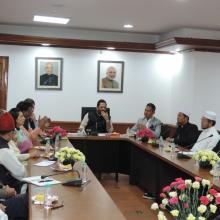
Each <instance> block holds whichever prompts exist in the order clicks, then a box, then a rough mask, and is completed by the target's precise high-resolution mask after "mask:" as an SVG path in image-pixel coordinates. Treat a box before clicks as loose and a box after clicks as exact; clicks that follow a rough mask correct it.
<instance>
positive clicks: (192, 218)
mask: <svg viewBox="0 0 220 220" xmlns="http://www.w3.org/2000/svg"><path fill="white" fill-rule="evenodd" d="M195 219H196V218H195V216H194V215H193V214H189V215H188V216H187V219H186V220H195Z"/></svg>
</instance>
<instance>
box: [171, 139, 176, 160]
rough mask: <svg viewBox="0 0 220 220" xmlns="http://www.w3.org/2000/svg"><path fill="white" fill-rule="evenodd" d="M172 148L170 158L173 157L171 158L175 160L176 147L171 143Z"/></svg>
mask: <svg viewBox="0 0 220 220" xmlns="http://www.w3.org/2000/svg"><path fill="white" fill-rule="evenodd" d="M170 147H171V152H170V157H171V158H174V156H175V149H176V146H175V144H174V143H171V144H170Z"/></svg>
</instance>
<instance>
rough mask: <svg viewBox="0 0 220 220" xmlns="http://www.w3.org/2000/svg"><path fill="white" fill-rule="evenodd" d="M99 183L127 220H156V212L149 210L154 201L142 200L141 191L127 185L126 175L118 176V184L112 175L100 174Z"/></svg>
mask: <svg viewBox="0 0 220 220" xmlns="http://www.w3.org/2000/svg"><path fill="white" fill-rule="evenodd" d="M100 182H101V184H102V185H103V186H104V188H105V190H106V191H107V192H108V193H109V195H110V196H111V198H112V199H113V201H114V202H115V204H116V205H117V206H118V208H119V209H120V210H121V212H122V213H123V214H124V216H125V217H126V219H127V220H157V213H158V212H157V211H153V210H151V209H150V207H151V204H152V203H153V202H154V201H152V200H147V199H143V198H142V195H143V191H142V190H141V189H140V188H139V187H137V186H133V185H129V177H128V176H127V175H121V174H120V175H119V182H118V183H116V182H115V180H114V174H102V179H101V181H100ZM168 219H169V220H171V219H172V218H170V217H168Z"/></svg>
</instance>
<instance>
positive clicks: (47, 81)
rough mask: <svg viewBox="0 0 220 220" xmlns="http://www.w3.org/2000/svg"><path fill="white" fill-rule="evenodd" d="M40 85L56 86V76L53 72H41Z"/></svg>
mask: <svg viewBox="0 0 220 220" xmlns="http://www.w3.org/2000/svg"><path fill="white" fill-rule="evenodd" d="M40 85H41V86H57V85H58V76H57V75H55V74H50V75H48V74H46V73H45V74H43V75H41V76H40Z"/></svg>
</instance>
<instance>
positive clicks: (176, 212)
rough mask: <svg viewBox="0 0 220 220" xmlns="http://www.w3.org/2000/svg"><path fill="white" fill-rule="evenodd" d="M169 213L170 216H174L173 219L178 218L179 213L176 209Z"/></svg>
mask: <svg viewBox="0 0 220 220" xmlns="http://www.w3.org/2000/svg"><path fill="white" fill-rule="evenodd" d="M170 213H171V215H172V216H174V217H177V216H179V211H178V210H177V209H175V210H172V211H171V212H170Z"/></svg>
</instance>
